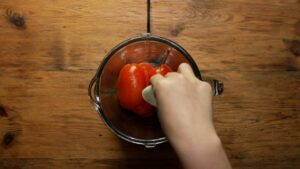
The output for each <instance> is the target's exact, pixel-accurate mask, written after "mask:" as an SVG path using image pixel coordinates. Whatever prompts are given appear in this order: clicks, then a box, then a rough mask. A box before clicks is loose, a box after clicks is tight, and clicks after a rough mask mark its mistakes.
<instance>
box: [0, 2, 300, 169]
mask: <svg viewBox="0 0 300 169" xmlns="http://www.w3.org/2000/svg"><path fill="white" fill-rule="evenodd" d="M0 14H1V15H0V104H1V107H0V141H1V145H0V168H5V169H14V168H16V169H19V168H26V169H27V168H28V169H32V168H33V169H35V168H37V169H40V168H180V165H179V162H178V159H177V157H176V155H175V153H174V151H173V150H172V148H171V146H170V145H169V144H164V145H161V146H158V147H157V148H155V149H145V148H144V147H141V146H136V145H132V144H129V143H127V142H125V141H122V140H120V139H118V138H117V137H116V136H114V135H113V134H112V133H111V132H110V131H109V130H108V129H107V128H106V127H105V125H104V124H103V122H102V121H101V120H100V119H99V117H98V115H97V114H96V112H95V111H94V109H93V108H92V107H91V105H90V103H89V99H88V96H87V87H88V83H89V81H90V79H91V78H92V76H93V75H94V73H95V72H96V69H97V67H98V65H99V63H100V62H101V60H102V59H103V57H104V56H105V54H106V53H107V52H108V51H109V50H110V49H111V48H112V47H114V46H115V45H116V44H117V43H119V42H121V41H123V40H125V39H127V38H129V37H133V36H136V35H139V34H140V33H143V32H145V30H146V19H145V17H146V2H145V1H135V0H120V1H100V0H89V1H83V0H77V1H73V0H55V1H54V0H43V1H38V0H27V1H21V0H1V1H0ZM152 33H153V34H156V35H160V36H162V37H166V38H169V39H171V40H174V41H176V42H178V43H179V44H181V45H182V46H183V47H184V48H185V49H186V50H187V51H188V52H189V53H190V54H191V55H192V56H193V57H194V59H195V60H196V62H197V64H198V66H199V67H200V69H201V70H202V72H203V74H204V75H208V76H213V77H216V78H218V79H221V80H223V81H224V83H225V92H224V95H223V96H221V97H217V98H215V100H214V112H215V117H214V120H215V125H216V128H217V131H218V133H219V135H220V137H221V139H222V141H223V143H224V147H225V149H226V152H227V154H228V156H229V158H230V161H231V163H232V165H233V167H234V168H241V169H253V168H255V169H296V168H299V167H300V123H299V122H300V121H299V120H300V1H299V0H284V1H283V0H265V1H262V0H251V1H250V0H187V1H180V0H164V1H159V0H153V1H152Z"/></svg>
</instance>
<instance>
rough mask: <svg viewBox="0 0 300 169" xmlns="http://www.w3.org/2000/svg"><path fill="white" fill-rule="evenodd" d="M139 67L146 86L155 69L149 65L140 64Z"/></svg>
mask: <svg viewBox="0 0 300 169" xmlns="http://www.w3.org/2000/svg"><path fill="white" fill-rule="evenodd" d="M139 66H140V67H142V68H143V70H144V74H145V76H146V79H147V84H150V78H151V77H152V76H153V75H154V74H155V73H156V69H155V68H154V67H153V66H152V65H151V64H150V63H140V64H139Z"/></svg>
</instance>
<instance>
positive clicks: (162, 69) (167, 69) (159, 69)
mask: <svg viewBox="0 0 300 169" xmlns="http://www.w3.org/2000/svg"><path fill="white" fill-rule="evenodd" d="M169 72H172V69H171V68H170V67H169V66H168V65H165V64H162V65H160V66H159V67H157V68H155V73H160V74H161V75H163V76H165V75H166V74H167V73H169Z"/></svg>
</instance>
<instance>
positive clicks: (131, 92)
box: [117, 64, 147, 110]
mask: <svg viewBox="0 0 300 169" xmlns="http://www.w3.org/2000/svg"><path fill="white" fill-rule="evenodd" d="M146 82H147V80H146V78H145V75H144V70H143V69H142V68H141V67H139V66H138V65H136V64H126V65H125V66H124V67H123V68H122V69H121V71H120V74H119V79H118V82H117V88H118V93H117V95H118V99H119V102H120V104H121V106H122V107H123V108H125V109H128V110H133V109H134V108H135V107H137V106H138V105H139V104H140V103H141V102H142V101H144V100H143V97H142V94H141V93H142V91H143V89H144V88H145V87H146V86H147V83H146Z"/></svg>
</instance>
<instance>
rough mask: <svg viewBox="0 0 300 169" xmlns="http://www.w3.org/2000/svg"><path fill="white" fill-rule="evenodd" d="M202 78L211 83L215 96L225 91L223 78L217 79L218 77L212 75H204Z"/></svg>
mask: <svg viewBox="0 0 300 169" xmlns="http://www.w3.org/2000/svg"><path fill="white" fill-rule="evenodd" d="M202 80H203V81H205V82H207V83H209V84H210V85H211V88H212V91H213V95H214V96H219V95H221V94H222V93H223V91H224V84H223V82H222V81H221V80H216V79H214V78H211V77H202Z"/></svg>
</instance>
